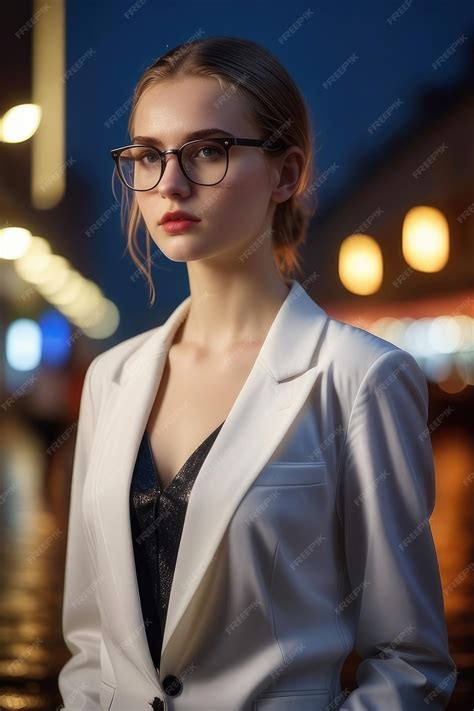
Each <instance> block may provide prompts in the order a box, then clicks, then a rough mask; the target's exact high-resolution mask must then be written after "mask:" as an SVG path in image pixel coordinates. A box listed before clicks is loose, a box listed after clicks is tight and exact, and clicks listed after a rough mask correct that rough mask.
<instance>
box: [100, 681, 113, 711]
mask: <svg viewBox="0 0 474 711" xmlns="http://www.w3.org/2000/svg"><path fill="white" fill-rule="evenodd" d="M99 696H100V708H101V709H102V711H110V709H111V708H112V703H113V700H114V696H115V686H111V685H110V684H107V682H106V681H104V680H103V679H102V680H101V682H100V695H99Z"/></svg>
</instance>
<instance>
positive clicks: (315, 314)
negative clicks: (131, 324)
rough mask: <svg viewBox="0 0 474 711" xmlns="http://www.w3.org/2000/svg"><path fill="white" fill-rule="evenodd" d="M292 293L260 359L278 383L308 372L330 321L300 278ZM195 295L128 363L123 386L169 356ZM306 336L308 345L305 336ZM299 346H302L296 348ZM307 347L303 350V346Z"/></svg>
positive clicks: (274, 323)
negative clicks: (154, 362)
mask: <svg viewBox="0 0 474 711" xmlns="http://www.w3.org/2000/svg"><path fill="white" fill-rule="evenodd" d="M288 282H289V284H290V291H289V292H288V295H287V297H286V299H285V301H284V302H283V304H282V306H281V308H280V309H279V311H278V313H277V315H276V317H275V319H274V321H273V323H272V325H271V327H270V330H269V331H268V333H267V336H266V339H265V341H264V343H263V345H262V348H261V349H260V353H259V355H258V360H259V361H262V362H264V363H265V364H266V367H267V369H268V371H269V372H270V373H271V374H272V376H273V377H274V379H275V380H276V381H277V382H281V381H282V380H286V379H287V378H291V377H293V376H295V375H299V373H302V372H304V371H305V370H307V369H308V367H309V363H310V359H311V357H312V355H313V352H314V347H315V346H316V343H317V342H318V339H319V337H320V335H321V329H322V327H323V325H324V323H325V320H326V318H327V313H326V311H325V310H324V309H323V308H321V306H319V305H318V304H317V303H316V302H315V301H313V299H311V297H310V296H309V295H308V294H307V293H306V290H305V289H304V288H303V286H302V285H301V284H300V283H299V282H298V281H297V280H296V279H288ZM190 306H191V296H188V297H186V298H185V299H184V301H182V302H181V303H180V304H179V306H177V308H176V309H175V310H174V311H173V312H172V313H171V315H170V316H169V317H168V319H167V320H166V321H165V322H164V323H163V324H162V325H161V326H158V327H157V328H155V329H152V330H151V335H150V336H149V338H148V339H147V340H145V342H144V343H142V344H141V345H140V347H139V348H137V350H136V351H134V352H133V354H132V355H131V356H130V357H129V358H128V360H127V361H126V362H125V365H124V369H123V375H122V379H121V380H120V384H125V382H126V381H127V380H128V378H129V377H131V376H132V375H133V373H134V372H137V371H139V370H140V369H141V368H143V367H144V366H145V364H148V366H149V363H150V358H152V357H158V356H160V355H161V354H163V353H167V352H168V350H169V348H170V345H171V343H172V342H173V338H174V334H175V332H176V331H177V329H178V327H179V325H180V324H181V323H182V321H184V320H185V319H186V317H187V315H188V312H189V308H190ZM303 333H304V334H305V339H304V344H303V343H302V338H301V336H302V334H303ZM297 344H298V347H295V346H296V345H297ZM302 346H303V347H302Z"/></svg>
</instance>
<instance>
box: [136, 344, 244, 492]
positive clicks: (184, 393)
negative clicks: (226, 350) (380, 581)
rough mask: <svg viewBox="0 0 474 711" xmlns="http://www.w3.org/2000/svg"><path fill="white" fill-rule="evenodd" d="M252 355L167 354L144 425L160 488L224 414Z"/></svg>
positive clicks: (228, 409)
mask: <svg viewBox="0 0 474 711" xmlns="http://www.w3.org/2000/svg"><path fill="white" fill-rule="evenodd" d="M256 355H257V353H256V351H251V352H250V351H246V352H243V353H239V354H238V355H236V356H235V358H233V359H229V358H213V359H206V360H200V361H192V362H190V361H189V359H185V358H183V357H179V356H176V354H174V355H172V354H170V356H169V358H168V360H167V363H166V366H165V369H164V372H163V376H162V378H161V382H160V385H159V388H158V391H157V393H156V397H155V400H154V403H153V406H152V409H151V412H150V415H149V418H148V422H147V425H146V430H147V434H148V440H149V444H150V449H151V453H152V456H153V460H154V463H155V468H156V471H157V474H158V477H159V480H160V483H161V486H162V487H163V488H165V487H167V486H169V485H170V483H171V482H172V480H173V479H174V477H175V476H176V474H177V473H178V471H179V470H180V469H181V468H182V467H183V465H184V464H185V463H186V461H187V460H188V459H189V457H190V456H191V455H192V454H193V453H194V452H195V451H196V450H197V449H198V448H199V447H201V445H203V443H205V441H206V440H211V438H212V435H213V434H214V433H215V432H216V430H217V429H218V428H220V425H222V424H223V422H224V420H225V419H226V418H227V417H228V415H229V413H230V411H231V409H232V407H233V405H234V403H235V401H236V399H237V397H238V395H239V393H240V391H241V390H242V387H243V385H244V383H245V381H246V379H247V377H248V375H249V373H250V371H251V369H252V366H253V364H254V361H255V358H256Z"/></svg>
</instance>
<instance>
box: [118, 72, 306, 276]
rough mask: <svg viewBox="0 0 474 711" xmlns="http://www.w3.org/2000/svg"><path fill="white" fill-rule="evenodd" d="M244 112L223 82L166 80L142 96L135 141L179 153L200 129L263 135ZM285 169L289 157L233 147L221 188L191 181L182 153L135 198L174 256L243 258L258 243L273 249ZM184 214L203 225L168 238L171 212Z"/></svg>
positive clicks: (158, 238)
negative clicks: (164, 223) (167, 218)
mask: <svg viewBox="0 0 474 711" xmlns="http://www.w3.org/2000/svg"><path fill="white" fill-rule="evenodd" d="M244 109H245V107H244V106H243V104H242V99H241V98H238V97H237V96H236V94H234V93H233V92H232V91H227V92H223V91H222V90H221V88H220V85H219V82H218V81H217V79H213V78H208V77H186V78H182V79H179V80H178V81H173V82H164V83H162V84H159V85H155V86H153V87H150V88H149V89H147V91H146V92H145V93H144V94H143V95H142V97H141V98H140V100H139V102H138V105H137V108H136V113H135V120H134V127H133V134H132V142H133V143H148V141H144V140H138V139H137V138H136V137H137V136H142V137H148V138H152V139H153V144H152V145H155V146H156V147H157V148H159V149H161V150H165V149H167V148H179V147H180V146H181V145H182V144H183V143H184V142H185V141H187V140H192V138H193V137H192V136H190V134H192V133H193V132H194V131H198V130H200V129H205V128H211V127H216V128H219V129H221V132H216V134H215V136H216V137H217V136H224V135H225V133H224V132H226V131H227V132H229V133H231V134H232V135H233V136H235V137H237V138H257V139H258V138H261V136H259V135H258V131H257V129H256V128H255V126H254V125H253V124H252V123H251V121H250V119H249V118H247V116H246V115H245V110H244ZM188 136H189V138H188ZM264 138H266V136H265V137H264ZM297 150H299V149H297ZM280 166H281V158H277V159H275V160H274V161H271V160H270V159H269V158H268V156H267V155H265V154H264V153H263V152H262V151H261V150H259V148H255V147H253V146H252V147H249V146H232V148H230V151H229V166H228V170H227V174H226V176H225V178H224V179H223V180H222V181H221V182H220V183H218V184H217V185H212V186H204V185H197V184H195V183H192V182H191V181H190V180H188V179H187V178H186V176H185V175H184V174H183V173H182V171H181V169H180V167H179V164H178V159H177V156H176V155H166V168H165V171H164V173H163V176H162V178H161V180H160V182H159V183H158V185H157V186H156V187H155V188H154V189H152V190H149V191H145V192H139V191H136V192H135V193H134V195H135V198H136V200H137V202H138V207H139V210H140V212H141V214H142V216H143V219H144V221H145V224H146V226H147V228H148V231H149V232H150V235H151V237H152V239H153V241H154V242H155V244H156V245H157V246H158V247H159V249H160V250H161V251H162V252H163V253H164V254H165V255H166V256H167V257H168V258H169V259H171V260H174V261H186V262H188V261H193V260H202V259H209V258H211V257H214V258H215V257H217V256H219V258H222V257H224V259H225V260H232V259H239V257H241V255H242V254H243V252H244V251H245V249H246V248H247V247H248V246H249V245H251V244H252V243H253V242H255V240H258V238H260V241H265V242H268V244H269V245H270V244H271V234H270V232H269V230H268V229H267V228H269V227H271V224H272V220H273V213H274V210H275V207H276V204H277V202H280V201H283V200H285V199H287V197H288V196H287V195H285V194H280V192H279V191H278V190H277V189H276V187H277V185H278V184H279V179H280V170H279V167H280ZM176 210H185V211H186V212H189V213H190V214H192V215H195V216H197V217H198V218H200V220H201V221H200V222H194V223H193V224H192V226H191V227H190V228H188V229H185V230H182V231H180V232H179V233H176V234H168V233H167V232H166V231H165V230H164V229H163V226H162V225H160V221H161V220H162V218H163V215H164V214H165V212H173V211H176ZM265 230H267V232H266V233H265ZM257 244H260V242H258V243H257ZM239 263H242V261H241V260H240V262H239Z"/></svg>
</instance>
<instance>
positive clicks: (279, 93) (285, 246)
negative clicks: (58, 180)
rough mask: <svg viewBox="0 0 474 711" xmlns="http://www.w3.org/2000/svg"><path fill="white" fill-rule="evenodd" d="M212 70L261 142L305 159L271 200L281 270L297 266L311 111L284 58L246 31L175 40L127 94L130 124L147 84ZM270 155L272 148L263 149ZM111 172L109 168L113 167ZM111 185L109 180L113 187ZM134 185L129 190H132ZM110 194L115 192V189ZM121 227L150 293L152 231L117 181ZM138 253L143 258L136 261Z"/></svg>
mask: <svg viewBox="0 0 474 711" xmlns="http://www.w3.org/2000/svg"><path fill="white" fill-rule="evenodd" d="M189 76H199V77H213V78H215V79H217V80H218V81H219V84H220V86H221V88H222V90H223V92H226V93H227V94H228V93H230V92H232V93H236V94H237V96H240V97H242V98H243V99H244V101H243V104H244V110H245V109H247V112H248V116H249V118H250V120H251V121H252V122H253V123H254V124H255V126H256V127H257V128H258V129H259V130H260V131H261V132H262V133H263V136H262V138H263V139H264V140H266V145H269V146H271V147H272V148H275V150H273V151H271V154H272V155H273V154H275V155H280V154H281V153H282V152H284V151H285V150H286V149H287V148H288V147H289V146H299V147H300V148H301V149H302V150H303V152H304V156H305V157H304V165H303V170H302V172H301V176H300V180H299V182H298V186H297V189H296V191H295V192H294V194H293V195H292V196H291V198H289V199H288V200H287V201H286V202H284V203H279V204H278V205H277V206H276V208H275V213H274V218H273V224H272V249H273V255H274V259H275V262H276V264H277V267H278V269H279V271H280V273H281V274H282V275H283V276H284V277H285V278H286V277H288V276H290V275H291V274H292V273H293V272H294V270H298V271H299V272H300V273H302V268H301V261H300V255H299V251H298V245H300V244H302V243H303V242H304V240H305V238H306V232H307V228H308V225H309V221H310V219H311V217H312V216H313V215H314V212H315V210H316V202H315V198H314V193H315V190H314V175H313V170H314V166H313V155H314V139H313V134H312V131H311V123H310V119H309V111H308V108H307V106H306V103H305V100H304V98H303V96H302V95H301V93H300V91H299V89H298V87H297V86H296V84H295V82H294V81H293V79H292V78H291V76H290V75H289V73H288V72H287V70H286V69H285V68H284V67H283V65H282V64H280V62H279V61H278V60H277V59H276V58H275V57H274V56H273V55H272V54H271V53H270V52H269V51H268V50H267V49H265V48H264V47H262V46H261V45H259V44H257V43H256V42H253V41H252V40H248V39H240V38H237V37H210V38H207V39H197V40H194V41H190V42H186V43H184V44H180V45H178V46H176V47H174V48H173V49H171V50H169V51H168V52H167V53H166V54H164V55H162V56H161V57H159V58H158V59H157V60H156V61H155V62H154V63H153V64H152V65H151V66H150V67H148V68H147V69H146V70H145V71H144V73H143V74H142V76H141V77H140V79H139V81H138V83H137V85H136V87H135V91H134V94H133V97H132V108H131V113H130V118H129V122H128V131H129V134H130V136H132V135H133V123H134V119H135V112H136V108H137V104H138V101H139V99H140V97H141V96H142V94H143V93H144V92H145V91H146V90H147V89H148V88H150V87H151V86H153V85H155V84H158V83H160V82H162V81H166V80H170V79H171V80H172V79H179V78H181V77H189ZM265 155H270V151H265ZM114 175H115V171H114ZM112 189H113V187H112ZM130 193H132V195H130ZM114 195H115V192H114ZM121 217H122V229H123V230H124V231H125V232H126V235H127V245H126V248H125V249H126V250H128V252H129V254H130V256H131V258H132V260H133V261H134V263H135V264H136V265H137V268H138V270H140V272H142V273H143V275H144V276H145V277H146V279H147V280H148V283H149V286H150V292H151V294H152V300H151V304H153V302H154V300H155V287H154V285H153V280H152V277H151V263H152V259H151V256H150V242H151V236H150V233H149V231H148V229H146V226H145V225H144V223H143V218H142V216H141V213H140V211H139V208H138V205H137V201H136V198H135V193H134V192H133V191H131V190H128V188H126V187H125V186H123V189H122V204H121ZM141 226H144V227H145V229H146V255H145V254H143V252H142V251H141V249H140V247H139V245H138V231H139V228H140V227H141ZM141 257H144V258H145V260H146V262H145V264H144V263H143V262H142V260H141Z"/></svg>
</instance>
